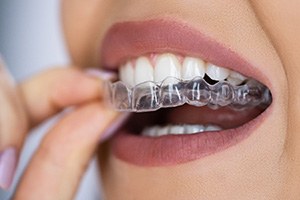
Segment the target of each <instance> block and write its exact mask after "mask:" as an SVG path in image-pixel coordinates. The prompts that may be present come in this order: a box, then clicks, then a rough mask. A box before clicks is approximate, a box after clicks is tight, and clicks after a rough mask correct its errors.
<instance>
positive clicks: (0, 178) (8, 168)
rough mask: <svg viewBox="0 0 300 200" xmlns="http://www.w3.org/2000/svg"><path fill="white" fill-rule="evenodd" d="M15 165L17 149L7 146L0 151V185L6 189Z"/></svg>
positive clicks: (12, 175)
mask: <svg viewBox="0 0 300 200" xmlns="http://www.w3.org/2000/svg"><path fill="white" fill-rule="evenodd" d="M16 165H17V151H16V149H15V148H12V147H9V148H7V149H5V150H4V151H3V152H2V153H0V187H1V188H2V189H4V190H8V189H9V187H10V186H11V184H12V181H13V178H14V174H15V170H16Z"/></svg>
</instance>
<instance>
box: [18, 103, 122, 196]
mask: <svg viewBox="0 0 300 200" xmlns="http://www.w3.org/2000/svg"><path fill="white" fill-rule="evenodd" d="M116 117H117V114H116V113H115V112H113V111H110V110H107V109H105V106H103V105H102V104H100V103H91V104H89V105H87V106H84V107H81V108H78V109H77V110H75V111H74V112H72V113H70V114H69V115H67V116H65V117H64V119H62V120H61V121H60V122H59V123H58V124H57V125H56V126H55V127H54V128H53V129H52V130H50V132H49V133H48V134H47V135H46V137H45V138H44V139H43V141H42V143H41V145H40V147H39V148H38V150H37V152H36V154H35V155H34V156H33V159H32V161H31V163H30V164H29V167H28V169H27V170H26V172H25V174H24V176H23V178H22V180H21V183H20V185H19V188H18V189H17V192H16V199H17V200H18V199H21V200H35V199H37V200H40V199H41V197H43V199H45V200H47V199H49V200H53V199H61V200H63V199H66V200H67V199H68V200H69V199H72V197H73V195H74V194H75V192H76V189H77V187H78V183H79V181H80V179H81V177H82V175H83V173H84V171H85V170H86V167H87V165H88V163H89V160H90V159H91V158H92V155H93V153H94V151H95V149H96V147H97V145H98V143H99V138H100V137H101V134H103V132H104V130H105V129H106V128H107V127H108V125H109V124H110V123H111V122H112V121H113V120H115V118H116ZM45 194H47V195H45Z"/></svg>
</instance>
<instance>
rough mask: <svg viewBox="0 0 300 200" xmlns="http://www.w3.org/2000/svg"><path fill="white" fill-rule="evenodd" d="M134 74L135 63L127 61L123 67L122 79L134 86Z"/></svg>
mask: <svg viewBox="0 0 300 200" xmlns="http://www.w3.org/2000/svg"><path fill="white" fill-rule="evenodd" d="M133 74H134V69H133V65H132V64H131V62H127V63H126V64H125V66H123V67H121V71H120V79H121V80H122V81H123V82H124V83H126V84H128V85H129V86H134V84H135V81H134V76H133Z"/></svg>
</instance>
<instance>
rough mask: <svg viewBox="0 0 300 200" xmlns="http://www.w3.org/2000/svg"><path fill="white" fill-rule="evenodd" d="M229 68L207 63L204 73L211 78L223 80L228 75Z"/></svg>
mask: <svg viewBox="0 0 300 200" xmlns="http://www.w3.org/2000/svg"><path fill="white" fill-rule="evenodd" d="M229 73H230V70H229V69H226V68H223V67H218V66H216V65H214V64H211V63H207V65H206V74H207V75H208V76H209V77H210V78H211V79H213V80H216V81H223V80H225V79H226V78H227V77H228V76H229Z"/></svg>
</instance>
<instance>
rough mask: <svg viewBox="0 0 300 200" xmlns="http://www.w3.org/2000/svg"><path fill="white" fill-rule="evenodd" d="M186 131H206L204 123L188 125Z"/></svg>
mask: <svg viewBox="0 0 300 200" xmlns="http://www.w3.org/2000/svg"><path fill="white" fill-rule="evenodd" d="M185 131H186V132H187V133H190V134H192V133H199V132H203V131H205V127H204V126H203V125H186V126H185Z"/></svg>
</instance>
